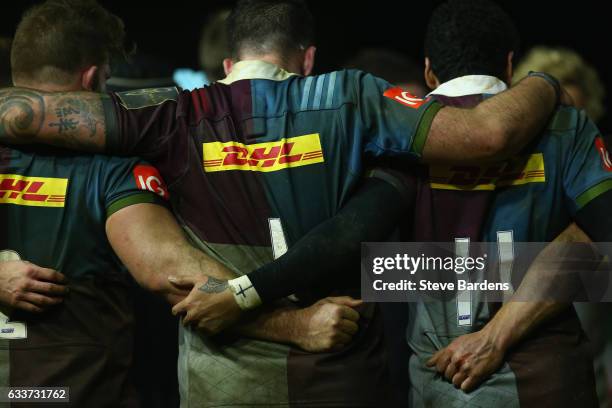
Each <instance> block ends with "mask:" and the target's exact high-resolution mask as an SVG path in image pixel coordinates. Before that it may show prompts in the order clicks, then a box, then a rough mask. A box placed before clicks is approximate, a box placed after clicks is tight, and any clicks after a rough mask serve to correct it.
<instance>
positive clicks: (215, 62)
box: [198, 10, 230, 82]
mask: <svg viewBox="0 0 612 408" xmlns="http://www.w3.org/2000/svg"><path fill="white" fill-rule="evenodd" d="M229 14H230V11H229V10H220V11H217V12H215V13H214V14H213V15H212V16H210V17H209V18H208V19H207V20H206V23H205V24H204V28H203V30H202V36H201V37H200V44H199V47H198V48H199V50H198V57H199V60H200V67H201V68H202V69H203V70H204V72H205V73H206V76H207V77H208V80H209V81H210V82H214V81H217V80H218V79H221V78H223V76H224V73H223V59H224V58H227V57H229V56H230V51H229V49H228V45H227V26H226V24H227V17H228V16H229Z"/></svg>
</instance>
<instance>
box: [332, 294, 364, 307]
mask: <svg viewBox="0 0 612 408" xmlns="http://www.w3.org/2000/svg"><path fill="white" fill-rule="evenodd" d="M327 300H328V301H329V302H331V303H335V304H337V305H343V306H348V307H357V306H360V305H362V304H363V300H361V299H353V298H352V297H350V296H330V297H328V298H327Z"/></svg>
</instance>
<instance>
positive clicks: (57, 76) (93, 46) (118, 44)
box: [11, 0, 126, 84]
mask: <svg viewBox="0 0 612 408" xmlns="http://www.w3.org/2000/svg"><path fill="white" fill-rule="evenodd" d="M124 41H125V30H124V25H123V21H121V19H120V18H119V17H117V16H115V15H114V14H111V13H110V12H109V11H107V10H106V9H104V8H103V7H102V6H100V5H99V4H98V3H97V2H96V1H95V0H47V1H45V2H44V3H42V4H39V5H36V6H34V7H32V8H30V9H29V10H27V11H26V12H25V13H24V15H23V17H22V18H21V21H20V23H19V25H18V26H17V30H16V32H15V37H14V39H13V47H12V50H11V67H12V71H13V80H14V81H15V80H35V81H44V82H52V83H57V84H64V83H66V82H67V81H68V80H69V79H70V76H71V75H72V74H73V73H74V72H76V71H78V70H81V69H83V68H84V67H86V66H89V65H101V64H104V63H108V62H110V60H111V59H112V58H115V57H124V56H125V54H126V52H125V48H124Z"/></svg>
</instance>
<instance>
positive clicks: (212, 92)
mask: <svg viewBox="0 0 612 408" xmlns="http://www.w3.org/2000/svg"><path fill="white" fill-rule="evenodd" d="M389 88H391V86H390V85H389V84H388V83H386V82H385V81H382V80H380V79H377V78H374V77H373V76H371V75H368V74H365V73H363V72H358V71H338V72H332V73H328V74H324V75H319V76H315V77H306V78H304V77H298V76H291V77H288V78H286V79H284V80H282V81H273V80H265V79H255V80H240V81H236V82H233V83H232V84H230V85H225V84H215V85H212V86H209V87H206V88H203V89H201V90H197V91H193V92H190V93H183V94H181V95H179V96H178V100H177V106H176V108H175V111H176V112H177V116H178V117H179V118H186V119H184V121H182V122H180V123H182V124H179V125H178V126H184V128H183V129H184V131H185V130H186V131H187V133H188V134H189V137H188V138H183V139H180V140H178V139H175V141H174V142H168V143H167V144H166V145H165V146H168V149H169V152H166V153H164V154H163V155H162V154H160V153H156V152H150V154H151V155H152V156H148V157H147V156H145V157H146V158H147V159H149V160H151V161H153V162H154V163H155V164H156V165H157V166H158V167H159V168H160V171H161V172H162V174H163V175H164V177H165V178H166V180H167V181H168V183H169V187H170V189H171V195H172V196H173V197H175V201H174V209H175V211H176V213H177V214H178V216H179V217H180V218H181V220H182V221H183V223H184V224H185V226H186V228H187V229H188V231H190V232H191V235H192V237H193V238H194V241H196V242H198V243H199V246H200V248H201V249H203V250H204V251H206V252H207V253H209V254H210V255H213V256H215V257H216V258H217V259H219V260H220V261H222V262H223V263H224V264H226V265H228V266H229V267H230V268H232V269H233V270H234V271H235V272H237V273H239V274H244V273H248V272H250V271H252V270H254V269H256V268H258V267H260V266H262V265H263V264H265V263H267V262H270V261H271V260H273V259H274V258H275V257H278V256H280V255H282V254H283V253H284V252H285V251H286V250H287V248H288V247H290V246H291V245H292V244H293V243H295V242H296V241H297V240H298V239H299V238H300V237H301V236H303V235H304V234H305V233H307V232H308V231H309V230H310V229H312V228H313V227H314V226H316V225H318V224H319V223H321V222H322V221H324V220H326V219H328V218H330V217H332V216H333V215H335V214H336V213H337V211H338V210H339V209H340V208H341V207H342V206H343V205H344V204H345V203H346V201H347V199H348V198H349V197H350V194H351V193H352V192H353V190H354V188H355V186H356V184H357V183H358V181H359V180H360V178H361V176H362V172H363V168H364V156H365V155H370V156H373V157H374V156H377V155H380V154H381V153H383V152H384V153H385V154H387V155H393V154H396V155H401V156H403V157H407V156H410V155H414V154H413V153H412V148H413V139H412V137H411V136H410V134H411V132H412V130H413V129H414V128H415V123H418V122H419V120H420V117H421V114H422V112H421V111H419V110H418V107H419V106H420V105H419V106H417V107H416V108H411V107H408V106H405V105H403V104H402V103H399V102H396V101H394V100H393V99H392V98H391V97H389V96H385V95H384V93H385V91H386V90H388V89H389ZM373 95H376V96H375V97H374V96H373ZM118 98H119V99H121V100H122V103H123V104H124V105H127V104H129V101H128V100H126V98H125V95H122V94H119V95H118ZM360 99H365V100H367V101H368V102H367V103H366V102H361V101H360ZM384 105H391V107H389V108H387V111H386V112H384V110H383V109H382V106H384ZM162 109H163V107H162ZM120 121H123V119H120ZM185 128H186V129H185ZM136 143H140V142H136ZM182 143H185V144H188V146H187V147H186V146H182V147H181V146H180V144H182ZM186 150H187V151H188V153H187V154H185V153H184V152H185V151H186ZM177 152H180V153H177ZM339 289H342V288H339ZM363 315H364V320H363V321H362V325H363V327H364V330H363V331H362V332H360V334H359V335H358V336H357V340H356V341H355V343H354V345H353V346H352V347H350V348H349V350H348V351H347V352H343V353H338V354H336V355H335V356H334V357H333V358H328V357H329V356H328V355H326V354H323V355H319V356H317V355H313V354H310V353H304V352H301V351H298V350H296V349H293V348H290V347H288V346H286V345H283V344H278V343H272V342H263V341H255V340H250V339H246V338H240V339H234V338H231V339H228V338H225V337H218V338H216V339H206V338H204V337H202V336H199V335H197V334H194V333H191V332H188V331H186V332H184V333H183V335H184V341H183V344H182V347H181V357H180V359H181V363H180V364H184V365H185V368H184V369H183V370H180V371H182V372H185V373H186V374H185V376H184V377H183V378H182V379H181V387H182V389H181V392H182V401H183V403H184V404H185V405H186V406H189V404H196V405H198V404H202V405H203V406H220V405H224V406H236V405H238V404H247V405H257V404H261V405H278V406H288V405H289V404H291V406H309V407H314V406H328V405H329V404H332V405H334V404H335V405H337V406H363V405H367V406H373V405H376V404H377V403H379V402H380V400H378V402H377V398H379V397H380V396H381V395H382V396H383V397H384V389H379V390H377V392H376V393H373V392H371V391H370V388H368V386H371V384H372V383H374V382H375V383H377V384H381V387H384V386H385V379H384V378H383V376H384V375H385V372H384V361H383V360H384V355H383V354H382V352H381V347H382V341H381V339H380V336H379V333H380V327H379V326H376V324H375V323H374V322H373V323H372V325H371V326H368V324H369V323H370V322H369V321H368V319H369V318H370V317H371V316H370V315H369V312H364V313H363ZM375 359H377V360H376V361H374V360H375ZM319 375H325V381H322V380H321V381H318V380H316V378H318V376H319ZM368 383H369V384H368ZM374 388H376V387H374ZM236 389H241V390H242V392H240V393H237V392H235V390H236ZM196 401H197V402H196Z"/></svg>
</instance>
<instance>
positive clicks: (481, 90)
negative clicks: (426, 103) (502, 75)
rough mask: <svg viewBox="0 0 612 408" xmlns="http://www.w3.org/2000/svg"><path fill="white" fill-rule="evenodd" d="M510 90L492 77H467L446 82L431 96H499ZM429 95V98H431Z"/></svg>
mask: <svg viewBox="0 0 612 408" xmlns="http://www.w3.org/2000/svg"><path fill="white" fill-rule="evenodd" d="M506 89H508V86H507V85H506V84H505V83H504V82H503V81H502V80H500V79H499V78H496V77H494V76H490V75H466V76H462V77H458V78H455V79H451V80H450V81H446V82H445V83H443V84H442V85H440V86H439V87H437V88H436V89H435V90H433V91H432V92H430V93H429V95H442V96H449V97H457V96H465V95H479V94H491V95H494V94H498V93H500V92H502V91H505V90H506ZM429 95H427V96H429Z"/></svg>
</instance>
